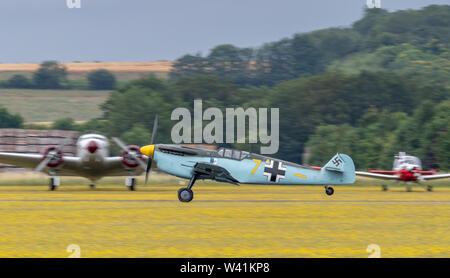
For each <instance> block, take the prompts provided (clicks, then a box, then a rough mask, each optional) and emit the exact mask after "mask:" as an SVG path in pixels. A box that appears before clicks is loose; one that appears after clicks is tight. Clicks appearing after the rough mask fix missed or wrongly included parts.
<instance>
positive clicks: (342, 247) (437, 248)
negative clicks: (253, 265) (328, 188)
mask: <svg viewBox="0 0 450 278" xmlns="http://www.w3.org/2000/svg"><path fill="white" fill-rule="evenodd" d="M0 177H1V178H0V185H3V186H0V235H1V236H0V257H62V258H64V257H68V256H69V255H71V253H69V252H67V250H66V249H67V247H68V246H69V245H70V244H76V245H78V246H79V247H80V252H81V253H80V255H81V257H360V258H365V257H368V256H369V255H370V253H368V252H367V250H366V249H367V248H368V246H369V245H370V244H377V245H378V246H379V247H380V252H381V257H449V256H450V186H449V185H450V180H449V179H447V180H441V181H435V182H432V183H430V184H432V185H433V186H435V191H433V192H426V191H425V190H424V189H423V188H421V187H417V186H415V187H413V192H406V191H405V187H404V186H398V187H393V188H391V189H390V190H389V191H387V192H383V191H381V189H380V182H379V181H375V180H368V179H364V180H359V181H358V182H357V183H356V184H355V185H351V186H334V189H335V194H334V195H333V196H331V197H330V196H327V195H325V193H324V189H323V187H321V186H260V185H241V186H234V185H229V184H223V183H215V182H198V183H197V184H196V185H195V187H194V193H195V197H194V200H193V201H192V202H191V203H180V202H179V201H178V198H177V196H176V192H177V190H178V189H179V188H180V187H182V185H180V183H181V182H182V181H181V180H179V179H176V178H172V177H169V176H164V175H152V176H151V179H150V182H149V185H147V186H143V185H142V177H140V179H139V183H138V185H137V191H135V192H131V191H129V190H128V189H127V188H126V187H125V186H124V185H123V178H106V179H104V180H102V181H101V182H100V183H99V185H98V187H97V188H95V189H93V190H91V189H89V188H88V182H87V181H86V180H83V179H80V178H68V177H66V178H65V177H62V178H61V183H62V186H60V187H59V188H58V190H57V191H54V192H51V191H48V187H47V186H46V185H45V184H46V183H47V179H46V178H45V177H44V176H36V175H32V174H14V175H7V177H6V174H1V175H0ZM30 180H31V181H32V183H30ZM27 181H28V183H27ZM22 184H25V185H22ZM39 184H40V185H39ZM139 184H141V185H139Z"/></svg>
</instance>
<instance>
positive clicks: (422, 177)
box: [356, 152, 450, 191]
mask: <svg viewBox="0 0 450 278" xmlns="http://www.w3.org/2000/svg"><path fill="white" fill-rule="evenodd" d="M356 175H358V176H365V177H371V178H376V179H385V180H395V181H397V182H404V183H406V190H407V191H411V190H412V188H411V182H415V183H418V184H421V183H422V182H424V181H427V180H433V179H444V178H449V177H450V174H436V171H434V170H431V171H423V170H422V163H421V161H420V159H419V158H417V157H415V156H411V155H406V153H404V152H400V153H399V154H398V155H396V156H395V159H394V165H393V168H392V171H380V170H369V172H362V171H356ZM381 187H382V189H383V191H386V190H388V186H387V185H385V184H383V185H382V186H381ZM426 189H427V191H432V190H433V187H432V186H431V185H427V186H426Z"/></svg>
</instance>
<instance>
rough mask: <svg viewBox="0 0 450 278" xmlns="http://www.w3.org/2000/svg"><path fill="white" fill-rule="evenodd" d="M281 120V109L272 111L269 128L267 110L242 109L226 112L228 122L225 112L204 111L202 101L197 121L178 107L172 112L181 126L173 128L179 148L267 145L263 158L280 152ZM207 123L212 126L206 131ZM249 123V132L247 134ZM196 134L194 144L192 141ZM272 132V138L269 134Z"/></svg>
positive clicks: (196, 108) (196, 107)
mask: <svg viewBox="0 0 450 278" xmlns="http://www.w3.org/2000/svg"><path fill="white" fill-rule="evenodd" d="M279 117H280V112H279V108H271V109H270V128H269V127H268V109H267V108H258V109H256V108H253V107H249V108H247V109H246V110H244V109H243V108H242V107H238V108H226V109H225V122H224V116H223V113H222V110H220V109H219V108H216V107H210V108H207V109H206V110H205V111H203V102H202V100H201V99H196V100H194V120H193V121H192V117H191V112H190V111H189V110H188V109H187V108H183V107H178V108H176V109H174V110H173V111H172V115H171V116H170V119H171V120H172V121H179V122H178V123H176V124H175V125H174V126H173V127H172V131H171V137H172V141H173V142H174V143H175V144H181V143H185V144H186V143H188V144H189V143H195V144H201V143H206V144H213V143H216V144H221V143H230V144H232V143H250V144H255V143H261V144H262V145H264V146H261V148H260V153H261V154H274V153H276V152H278V148H279V129H280V127H279ZM247 119H248V121H247ZM204 120H205V121H210V122H209V123H207V124H206V125H205V126H204V127H203V121H204ZM192 122H193V128H192ZM224 123H225V136H224ZM235 123H236V125H235ZM247 123H248V132H246V131H247V129H246V127H247ZM192 130H193V133H194V140H192ZM269 130H270V134H268V133H269ZM235 133H236V134H235ZM235 135H236V136H235ZM247 139H248V140H247ZM247 141H248V142H247Z"/></svg>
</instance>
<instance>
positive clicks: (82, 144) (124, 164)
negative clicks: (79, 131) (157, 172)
mask: <svg viewBox="0 0 450 278" xmlns="http://www.w3.org/2000/svg"><path fill="white" fill-rule="evenodd" d="M112 139H113V141H114V142H115V143H116V144H117V145H118V146H119V147H120V148H121V149H122V153H121V156H112V157H111V156H109V141H108V139H107V138H106V137H105V136H102V135H99V134H85V135H82V136H80V137H79V138H78V141H77V143H76V145H77V150H76V156H65V155H64V153H63V151H62V150H63V147H64V146H65V145H66V144H67V143H68V142H67V140H65V141H63V142H62V143H61V144H60V145H59V146H48V147H46V148H45V149H44V151H43V152H42V154H25V153H7V152H0V163H4V164H9V165H16V166H20V167H24V168H34V170H35V171H36V172H43V173H47V174H48V175H49V176H50V190H55V189H56V187H57V186H59V185H60V180H59V178H58V177H57V176H81V177H84V178H87V179H89V180H90V181H91V182H92V183H91V185H90V187H91V188H94V186H95V182H96V181H97V180H99V179H101V178H102V177H105V176H128V177H127V178H126V180H125V185H126V186H128V188H129V189H130V190H135V184H136V178H135V176H137V175H140V174H141V173H143V172H144V170H145V169H146V163H145V162H146V159H147V158H146V157H144V156H143V155H142V154H141V153H140V151H139V147H138V146H134V145H129V146H126V145H125V144H124V143H122V142H121V141H120V140H119V139H118V138H115V137H113V138H112Z"/></svg>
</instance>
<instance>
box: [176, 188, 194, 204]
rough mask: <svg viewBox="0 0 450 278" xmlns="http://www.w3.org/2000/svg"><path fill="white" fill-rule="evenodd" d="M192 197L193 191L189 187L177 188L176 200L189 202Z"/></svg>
mask: <svg viewBox="0 0 450 278" xmlns="http://www.w3.org/2000/svg"><path fill="white" fill-rule="evenodd" d="M192 199H194V192H193V191H192V190H191V189H189V188H180V190H178V200H180V202H185V203H187V202H190V201H192Z"/></svg>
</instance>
